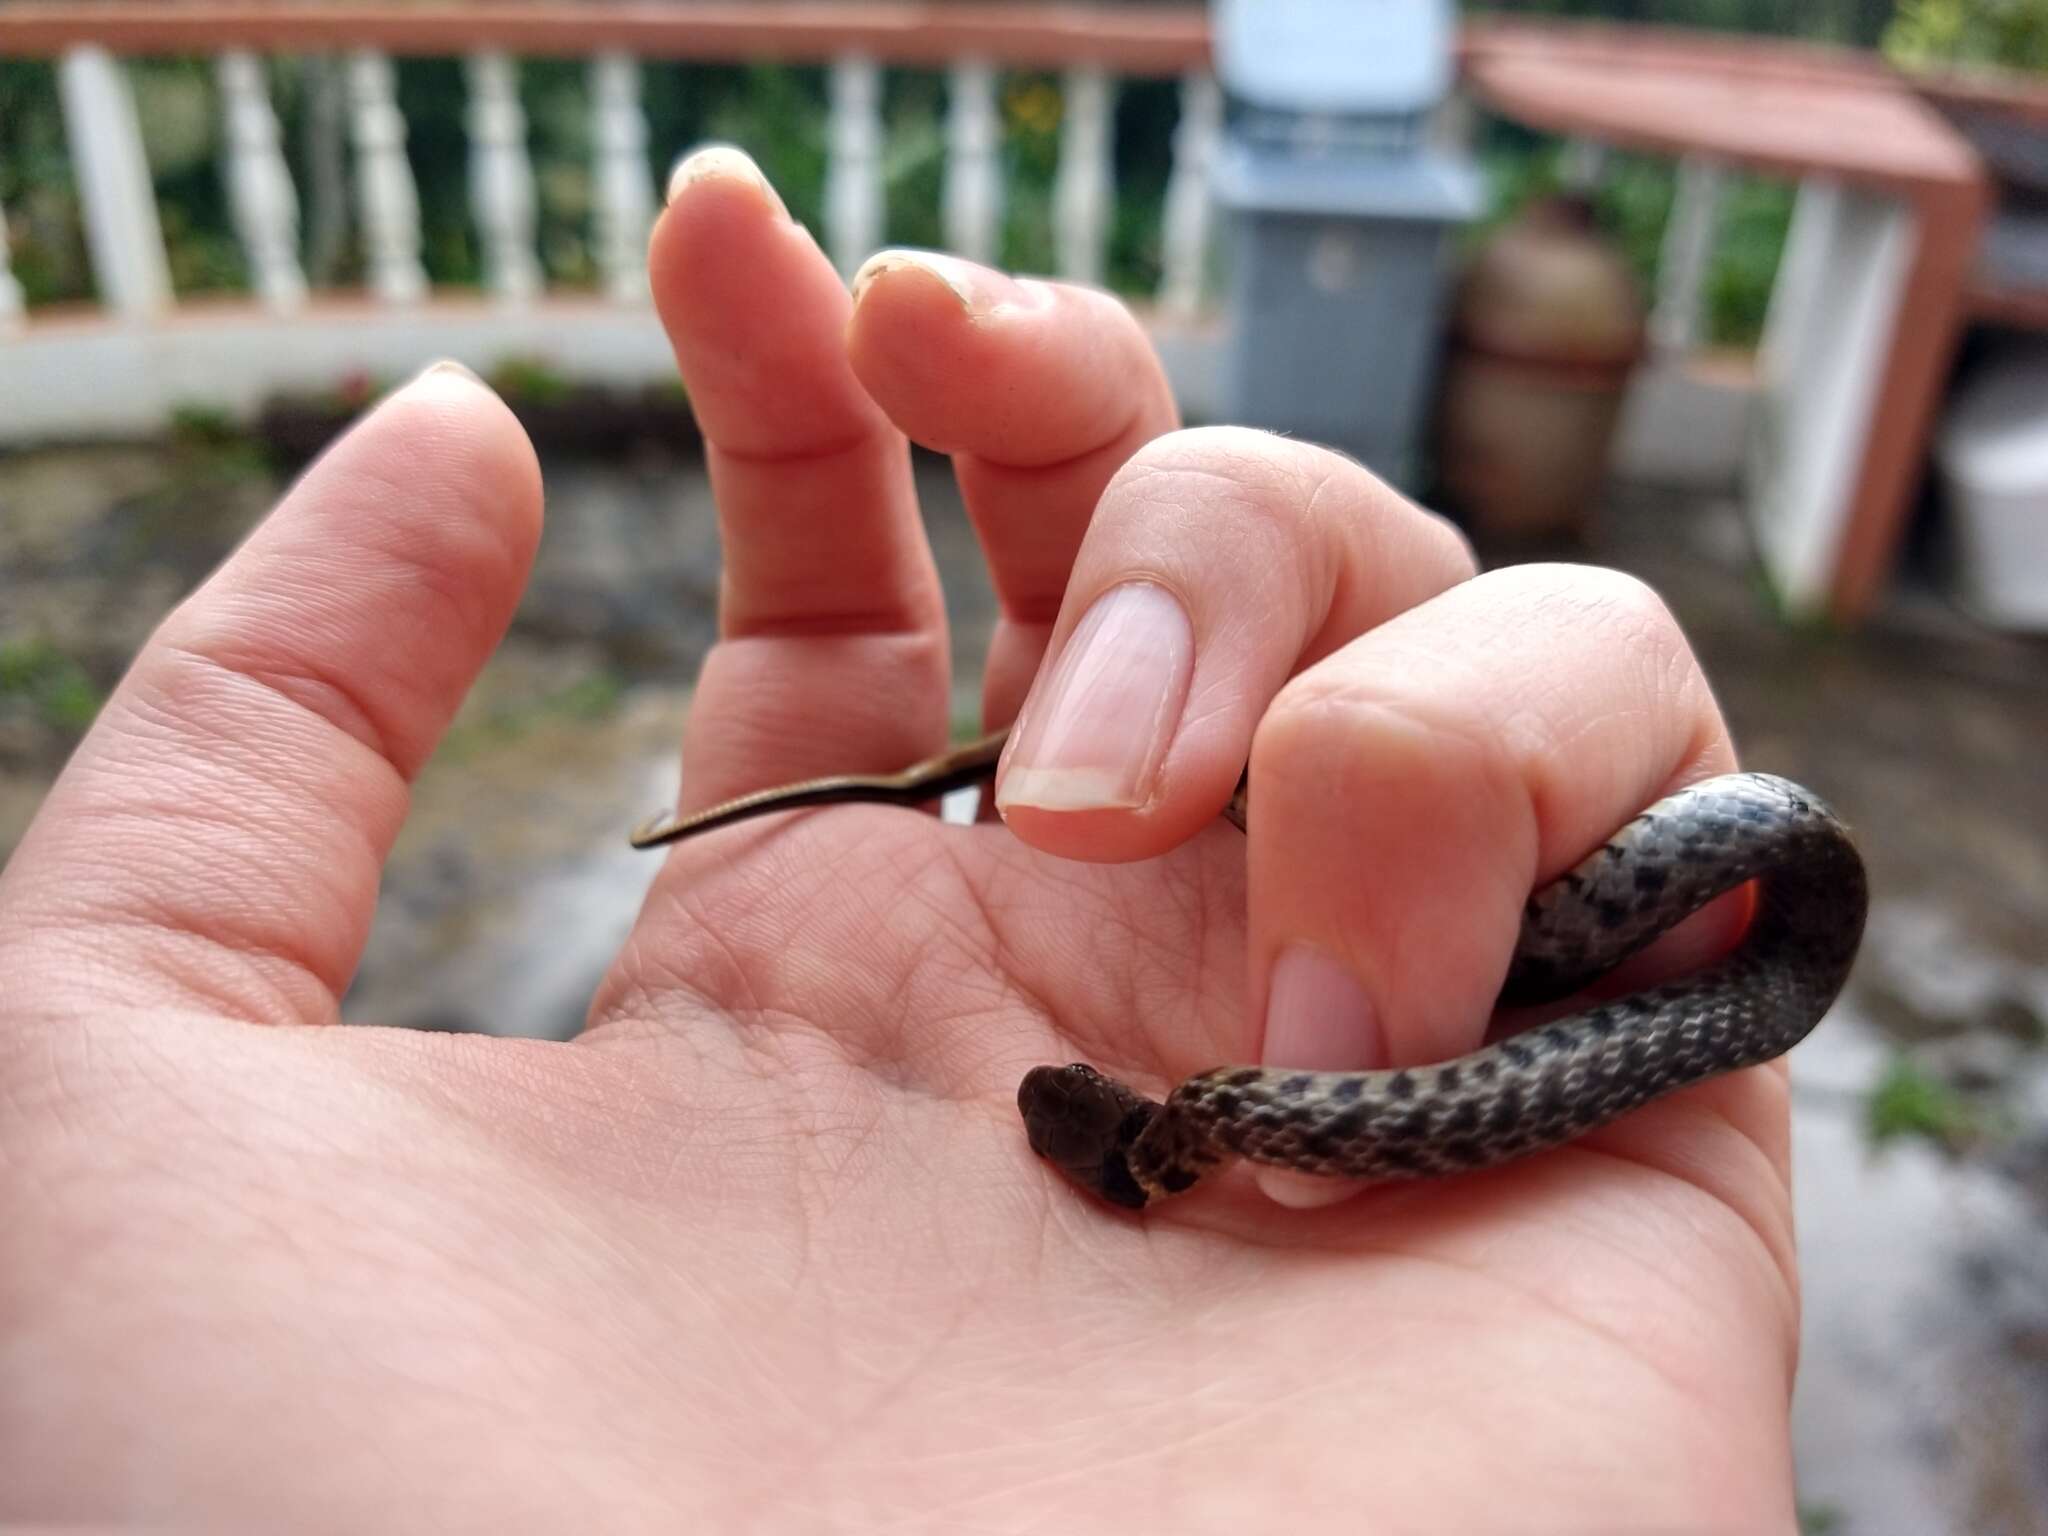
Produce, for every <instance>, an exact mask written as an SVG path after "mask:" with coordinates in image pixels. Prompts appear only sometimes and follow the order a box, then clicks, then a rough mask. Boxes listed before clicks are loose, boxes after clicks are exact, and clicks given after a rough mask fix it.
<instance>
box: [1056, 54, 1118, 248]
mask: <svg viewBox="0 0 2048 1536" xmlns="http://www.w3.org/2000/svg"><path fill="white" fill-rule="evenodd" d="M1062 95H1063V99H1064V105H1065V111H1064V113H1063V114H1062V118H1061V123H1060V170H1059V179H1058V180H1057V181H1056V182H1055V183H1054V185H1053V195H1052V206H1053V225H1054V230H1055V233H1056V235H1057V237H1058V241H1059V266H1060V275H1061V276H1062V277H1066V278H1071V279H1072V280H1073V281H1075V282H1077V283H1099V282H1101V281H1102V257H1103V250H1104V247H1105V245H1106V244H1107V241H1108V235H1109V210H1110V206H1111V202H1112V187H1111V183H1112V181H1113V180H1114V172H1113V170H1112V167H1111V164H1110V144H1111V136H1112V133H1113V130H1114V116H1113V112H1112V108H1113V106H1114V104H1115V101H1116V92H1115V88H1114V86H1113V84H1112V83H1111V81H1110V78H1109V76H1108V75H1107V74H1106V73H1104V72H1103V71H1102V70H1100V69H1070V70H1068V71H1067V78H1066V84H1065V89H1064V91H1063V92H1062Z"/></svg>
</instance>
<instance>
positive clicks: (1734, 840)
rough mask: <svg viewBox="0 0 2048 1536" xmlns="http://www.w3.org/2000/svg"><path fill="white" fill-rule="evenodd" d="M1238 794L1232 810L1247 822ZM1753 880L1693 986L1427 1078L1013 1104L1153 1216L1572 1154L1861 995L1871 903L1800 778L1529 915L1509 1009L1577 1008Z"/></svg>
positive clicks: (756, 810) (904, 777)
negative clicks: (1218, 1190)
mask: <svg viewBox="0 0 2048 1536" xmlns="http://www.w3.org/2000/svg"><path fill="white" fill-rule="evenodd" d="M1006 734H1007V733H1004V732H998V733H997V734H995V735H992V736H986V737H983V738H982V739H981V740H980V741H976V742H972V743H970V744H968V745H966V746H963V747H960V748H957V749H955V750H954V751H951V752H948V753H945V754H943V755H941V756H939V757H934V758H930V759H928V760H927V761H925V762H922V763H917V764H914V765H913V766H911V767H909V768H906V769H904V770H903V771H902V772H901V773H896V774H888V775H880V776H873V777H863V776H844V777H837V778H826V779H812V780H808V781H806V782H804V783H801V784H792V785H789V786H787V787H785V788H780V789H771V790H764V791H762V792H760V793H758V794H752V795H744V796H742V797H740V798H739V799H736V800H728V801H726V802H724V803H723V804H720V805H714V806H712V807H710V808H709V809H706V810H702V811H698V812H695V813H694V814H692V815H688V816H681V815H664V816H660V817H657V818H655V819H654V820H653V821H650V822H649V823H647V824H646V825H645V826H643V827H641V828H640V829H639V830H638V831H637V832H635V833H634V834H633V839H632V841H633V846H634V847H636V848H653V847H657V846H659V845H661V844H663V843H672V842H676V841H678V840H680V839H682V838H686V837H694V836H697V835H699V834H701V833H705V832H709V831H712V830H713V829H715V828H718V827H724V826H729V825H731V824H732V823H733V822H736V821H744V820H746V819H747V818H749V817H753V816H762V815H767V814H769V813H770V812H774V811H785V810H795V809H797V808H799V807H802V806H815V805H831V804H838V803H842V802H847V801H869V802H874V803H880V804H886V805H918V804H921V803H923V802H925V801H928V800H931V799H934V798H936V797H937V796H940V795H943V794H947V793H950V792H951V791H953V790H956V789H962V788H965V787H967V786H968V785H971V784H975V783H979V782H982V781H984V780H987V779H990V778H993V777H994V775H995V768H996V762H997V759H998V758H999V757H1000V756H1001V755H1002V749H1003V741H1004V737H1005V735H1006ZM1246 803H1247V786H1246V784H1245V783H1244V782H1243V781H1242V780H1241V781H1240V782H1239V785H1238V791H1237V794H1236V795H1235V796H1234V797H1233V798H1232V800H1231V803H1230V806H1229V807H1228V809H1227V810H1226V812H1225V814H1226V815H1227V816H1228V817H1229V818H1230V820H1232V821H1233V822H1234V823H1236V824H1237V825H1238V826H1239V827H1242V826H1243V825H1244V816H1245V809H1246ZM1750 880H1756V881H1757V882H1758V884H1757V892H1756V908H1755V912H1754V915H1753V916H1752V918H1751V920H1750V924H1749V929H1748V932H1747V934H1746V935H1745V937H1744V938H1743V940H1742V942H1741V943H1740V944H1739V945H1738V946H1737V947H1736V949H1735V950H1734V951H1733V952H1732V953H1730V954H1729V955H1727V956H1725V957H1724V958H1723V959H1721V960H1719V961H1717V962H1716V963H1715V964H1713V965H1710V966H1708V967H1707V968H1706V969H1705V970H1702V971H1700V972H1698V973H1697V974H1695V975H1692V976H1688V977H1686V978H1684V979H1682V980H1679V981H1674V982H1669V983H1667V984H1665V985H1663V986H1660V987H1654V988H1651V989H1650V990H1648V991H1644V992H1638V993H1634V994H1632V995H1630V996H1628V997H1623V998H1619V999H1616V1000H1614V1001H1612V1002H1603V1003H1598V1004H1595V1005H1593V1006H1591V1007H1589V1008H1586V1009H1584V1010H1583V1011H1581V1012H1579V1013H1575V1014H1572V1015H1571V1016H1570V1017H1568V1018H1563V1019H1559V1020H1557V1021H1555V1022H1553V1023H1550V1024H1545V1025H1543V1026H1541V1027H1540V1028H1537V1029H1532V1030H1528V1031H1526V1032H1524V1033H1521V1034H1516V1035H1511V1036H1509V1037H1508V1038H1506V1039H1503V1040H1500V1041H1498V1042H1496V1043H1495V1044H1493V1045H1489V1046H1486V1047H1484V1048H1482V1049H1480V1050H1477V1051H1473V1052H1472V1053H1471V1054H1469V1055H1465V1056H1460V1057H1458V1058H1456V1059H1455V1060H1452V1061H1445V1062H1438V1063H1436V1064H1434V1065H1431V1066H1419V1067H1404V1068H1401V1069H1398V1070H1394V1071H1384V1072H1294V1071H1288V1070H1285V1069H1279V1068H1272V1067H1218V1068H1216V1069H1215V1070H1214V1071H1210V1072H1203V1073H1199V1074H1197V1075H1196V1076H1193V1077H1190V1078H1187V1079H1186V1080H1184V1081H1183V1082H1182V1083H1180V1085H1179V1086H1178V1087H1176V1088H1175V1089H1174V1090H1173V1091H1172V1092H1171V1093H1170V1094H1168V1095H1167V1097H1166V1101H1165V1102H1164V1103H1160V1102H1159V1101H1157V1100H1154V1099H1148V1098H1146V1097H1145V1096H1144V1095H1142V1094H1140V1093H1138V1092H1137V1091H1136V1090H1134V1089H1132V1088H1128V1087H1126V1086H1125V1085H1124V1084H1122V1083H1120V1082H1118V1081H1116V1080H1115V1079H1114V1078H1110V1077H1105V1076H1103V1075H1102V1074H1101V1073H1099V1072H1097V1071H1095V1070H1094V1069H1093V1068H1092V1067H1087V1066H1083V1065H1080V1064H1079V1063H1076V1064H1074V1065H1072V1066H1064V1067H1036V1068H1034V1069H1033V1070H1032V1071H1031V1072H1029V1073H1027V1074H1026V1075H1025V1078H1024V1081H1023V1083H1022V1085H1021V1086H1020V1087H1019V1088H1018V1090H1017V1107H1018V1108H1019V1110H1021V1111H1022V1113H1023V1116H1024V1126H1025V1132H1026V1134H1027V1136H1028V1137H1029V1139H1030V1142H1031V1147H1032V1150H1033V1151H1035V1152H1036V1153H1038V1154H1039V1156H1041V1157H1043V1158H1045V1159H1046V1160H1048V1161H1049V1162H1051V1163H1052V1164H1054V1166H1056V1167H1057V1168H1059V1169H1060V1171H1061V1172H1062V1173H1064V1174H1065V1175H1066V1176H1067V1177H1068V1178H1069V1179H1071V1180H1072V1181H1073V1182H1074V1183H1076V1184H1078V1185H1079V1186H1080V1187H1081V1188H1083V1189H1085V1190H1087V1191H1088V1192H1089V1193H1091V1194H1093V1195H1096V1196H1098V1197H1100V1198H1101V1199H1104V1200H1107V1201H1109V1202H1110V1203H1112V1204H1114V1205H1120V1206H1128V1207H1130V1208H1132V1209H1142V1208H1143V1207H1145V1206H1147V1205H1150V1204H1152V1203H1153V1202H1155V1201H1158V1200H1161V1199H1164V1198H1165V1197H1167V1196H1169V1195H1177V1194H1180V1193H1182V1192H1183V1191H1185V1190H1188V1189H1191V1188H1193V1187H1194V1185H1195V1184H1196V1183H1198V1182H1199V1181H1200V1180H1201V1179H1202V1178H1203V1177H1204V1176H1205V1175H1207V1174H1209V1173H1211V1172H1213V1171H1214V1170H1215V1169H1217V1168H1218V1167H1220V1166H1222V1165H1223V1164H1224V1163H1226V1162H1228V1161H1230V1160H1231V1159H1232V1158H1237V1157H1242V1158H1248V1159H1250V1160H1251V1161H1253V1162H1257V1163H1266V1164H1270V1165H1272V1166H1274V1167H1279V1168H1293V1169H1297V1170H1299V1171H1302V1172H1305V1173H1314V1174H1329V1175H1335V1176H1342V1177H1347V1178H1365V1179H1405V1178H1425V1177H1432V1176H1436V1175H1441V1174H1450V1173H1462V1172H1468V1171H1471V1170H1475V1169H1480V1168H1490V1167H1493V1166H1495V1165H1496V1164H1499V1163H1505V1162H1509V1161H1511V1160H1513V1159H1515V1158H1519V1157H1526V1156H1528V1155H1529V1154H1530V1153H1532V1152H1540V1151H1542V1150H1543V1149H1545V1148H1547V1147H1554V1146H1557V1145H1559V1144H1561V1143H1563V1142H1566V1141H1570V1140H1571V1139H1573V1138H1574V1137H1576V1136H1579V1135H1582V1134H1583V1133H1585V1132H1587V1131H1590V1130H1592V1129H1594V1128H1595V1127H1596V1126H1601V1125H1605V1124H1607V1123H1608V1122H1609V1121H1611V1120H1614V1119H1616V1118H1618V1117H1619V1116H1621V1115H1624V1114H1626V1113H1628V1112H1629V1111H1630V1110H1632V1109H1636V1108H1638V1107H1640V1106H1641V1105H1643V1104H1646V1103H1648V1102H1649V1101H1650V1100H1652V1099H1655V1098H1659V1097H1661V1096H1662V1095H1664V1094H1667V1093H1672V1092H1674V1091H1676V1090H1677V1089H1680V1088H1685V1087H1689V1086H1690V1085H1692V1084H1694V1083H1698V1082H1701V1081H1704V1080H1705V1079H1707V1078H1710V1077H1715V1076H1718V1075H1720V1074H1721V1073H1723V1072H1732V1071H1734V1070H1736V1069H1737V1068H1739V1067H1748V1066H1754V1065H1756V1064H1757V1063H1759V1062H1764V1061H1769V1060H1771V1059H1772V1058H1773V1057H1776V1056H1780V1055H1783V1054H1784V1053H1785V1052H1786V1051H1789V1050H1790V1049H1791V1048H1792V1047H1793V1046H1795V1045H1797V1044H1798V1043H1799V1042H1800V1041H1801V1040H1803V1039H1804V1038H1805V1037H1806V1035H1807V1032H1808V1031H1809V1030H1811V1029H1812V1028H1813V1026H1814V1025H1815V1024H1817V1023H1819V1022H1820V1019H1821V1016H1822V1015H1823V1014H1825V1013H1826V1012H1827V1010H1828V1008H1829V1006H1830V1005H1831V1004H1832V1003H1833V1002H1834V1000H1835V996H1836V994H1837V993H1839V992H1840V991H1841V989H1842V984H1843V982H1844V981H1845V980H1846V979H1847V978H1848V974H1849V967H1850V964H1851V963H1852V962H1853V961H1854V960H1855V958H1856V949H1857V946H1858V945H1859V944H1860V943H1861V942H1862V937H1863V921H1864V915H1865V912H1866V910H1867V908H1868V906H1869V887H1868V884H1867V881H1866V879H1865V876H1864V872H1863V861H1862V859H1861V858H1860V857H1859V856H1858V855H1857V852H1856V848H1855V845H1854V844H1853V843H1852V842H1851V841H1850V840H1849V834H1848V832H1847V830H1846V829H1845V828H1844V827H1843V825H1842V823H1841V822H1840V821H1838V820H1837V819H1836V818H1835V815H1834V813H1833V812H1831V811H1830V810H1829V809H1828V808H1827V807H1826V806H1825V805H1823V804H1822V803H1821V802H1820V801H1819V800H1818V799H1817V798H1816V797H1815V796H1813V795H1812V794H1810V793H1808V792H1807V791H1806V790H1804V789H1802V788H1800V787H1799V786H1798V785H1797V784H1794V783H1792V782H1790V781H1789V780H1786V779H1780V778H1775V777H1773V776H1771V775H1769V774H1762V773H1732V774H1725V775H1723V776H1721V777H1719V778H1713V779H1707V780H1704V781H1703V782H1701V783H1698V784H1693V785H1690V786H1688V787H1687V788H1685V789H1681V790H1679V791H1678V792H1677V793H1675V794H1673V795H1670V796H1667V797H1666V798H1665V799H1663V800H1660V801H1658V802H1657V803H1656V804H1655V805H1653V806H1651V807H1650V808H1649V809H1648V810H1646V811H1644V812H1643V813H1642V814H1641V815H1639V816H1638V817H1636V819H1635V820H1634V821H1632V822H1630V823H1629V824H1628V825H1627V826H1626V827H1624V828H1622V829H1621V830H1620V831H1619V832H1617V833H1615V834H1614V836H1613V837H1612V838H1610V839H1609V840H1608V841H1607V842H1606V843H1604V844H1603V845H1601V846H1600V847H1599V848H1597V849H1595V850H1594V851H1593V853H1592V854H1591V855H1590V856H1588V857H1587V858H1586V859H1585V860H1584V862H1582V863H1581V864H1580V865H1579V866H1578V867H1577V868H1576V869H1573V870H1572V871H1571V872H1570V873H1568V874H1566V875H1564V876H1562V877H1560V878H1559V879H1558V880H1556V881H1554V882H1552V883H1551V884H1550V885H1548V886H1546V887H1545V888H1544V889H1543V890H1541V891H1538V892H1537V893H1536V894H1535V895H1533V896H1532V897H1530V899H1529V902H1528V905H1527V906H1526V907H1525V908H1524V910H1523V915H1522V931H1521V937H1520V939H1519V940H1518V941H1517V943H1516V945H1515V953H1514V958H1513V960H1512V962H1511V963H1510V965H1509V968H1508V974H1507V980H1506V982H1505V984H1504V985H1503V986H1502V988H1501V993H1500V1000H1501V1002H1502V1003H1504V1004H1510V1005H1520V1004H1530V1003H1542V1002H1549V1001H1555V1000H1556V999H1559V998H1562V997H1567V996H1569V995H1571V994H1572V993H1574V992H1577V991H1579V990H1580V989H1581V988H1582V987H1584V986H1586V985H1587V984H1588V983H1589V982H1592V981H1594V980H1595V979H1597V978H1598V977H1600V976H1602V975H1604V974H1605V973H1606V972H1608V971H1610V970H1612V969H1613V968H1614V967H1615V966H1617V965H1619V964H1620V963H1621V962H1622V961H1623V960H1625V959H1627V958H1628V957H1629V956H1630V955H1632V954H1634V953H1636V951H1638V950H1640V949H1642V948H1643V947H1644V946H1645V945H1647V944H1649V943H1650V942H1651V941H1652V940H1653V939H1655V938H1657V937H1658V935H1660V934H1662V933H1665V932H1667V931H1668V930H1669V929H1671V928H1672V927H1673V926H1675V925H1676V924H1677V923H1678V922H1680V921H1681V920H1682V919H1684V918H1685V917H1687V916H1689V915H1690V914H1691V913H1693V912H1696V911H1698V910H1699V909H1700V908H1701V907H1703V906H1705V905H1706V904H1707V903H1708V902H1709V901H1712V900H1713V899H1714V898H1715V897H1716V896H1719V895H1721V894H1722V893H1723V892H1725V891H1729V890H1733V889H1734V888H1735V887H1736V886H1738V885H1742V884H1744V883H1745V882H1747V881H1750Z"/></svg>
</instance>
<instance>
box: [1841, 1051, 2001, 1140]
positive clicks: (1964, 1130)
mask: <svg viewBox="0 0 2048 1536" xmlns="http://www.w3.org/2000/svg"><path fill="white" fill-rule="evenodd" d="M1864 1129H1865V1131H1866V1132H1867V1133H1868V1135H1869V1137H1870V1140H1871V1142H1872V1144H1873V1145H1876V1146H1883V1145H1884V1144H1885V1143H1886V1142H1888V1141H1894V1140H1897V1139H1898V1138H1899V1137H1902V1136H1920V1137H1924V1138H1925V1139H1927V1140H1929V1141H1933V1142H1937V1143H1939V1144H1940V1145H1942V1146H1945V1147H1960V1146H1962V1145H1964V1144H1966V1143H1967V1142H1969V1141H1971V1140H1974V1139H1975V1138H1976V1137H1977V1135H1979V1134H1980V1133H1981V1132H1982V1130H1983V1129H1984V1125H1983V1119H1982V1117H1981V1116H1980V1115H1979V1114H1978V1113H1977V1111H1976V1109H1975V1108H1974V1107H1972V1105H1971V1104H1970V1102H1969V1100H1968V1099H1966V1098H1964V1097H1963V1095H1962V1094H1960V1093H1958V1092H1957V1091H1956V1090H1955V1089H1954V1088H1951V1087H1950V1086H1949V1085H1948V1084H1947V1083H1945V1082H1943V1081H1941V1079H1939V1078H1937V1077H1934V1076H1932V1075H1931V1074H1929V1073H1927V1072H1925V1071H1923V1070H1921V1069H1920V1068H1919V1067H1917V1066H1915V1065H1914V1064H1913V1063H1912V1062H1911V1061H1910V1060H1908V1059H1907V1058H1906V1057H1905V1056H1902V1055H1901V1056H1895V1057H1893V1058H1892V1061H1891V1064H1890V1065H1889V1066H1888V1067H1886V1068H1885V1073H1884V1076H1883V1077H1881V1078H1879V1079H1878V1082H1877V1086H1876V1087H1875V1088H1873V1089H1871V1091H1870V1100H1869V1103H1868V1104H1867V1105H1866V1106H1865V1114H1864Z"/></svg>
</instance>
